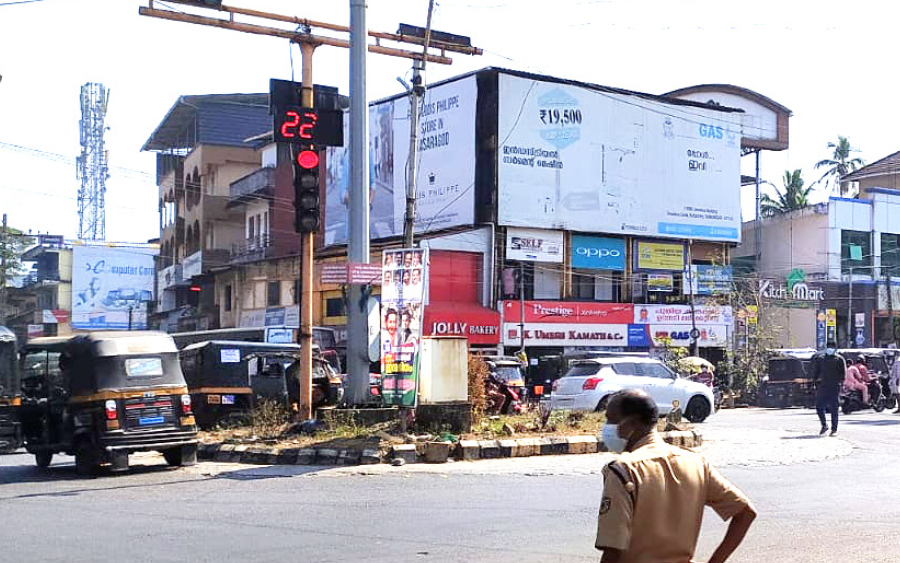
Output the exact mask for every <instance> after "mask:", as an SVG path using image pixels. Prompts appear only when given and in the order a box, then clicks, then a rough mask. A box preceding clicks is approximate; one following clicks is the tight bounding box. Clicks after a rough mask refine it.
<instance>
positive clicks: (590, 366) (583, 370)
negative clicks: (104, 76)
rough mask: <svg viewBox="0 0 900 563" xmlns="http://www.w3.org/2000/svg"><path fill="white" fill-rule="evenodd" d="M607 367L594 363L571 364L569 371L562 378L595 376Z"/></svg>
mask: <svg viewBox="0 0 900 563" xmlns="http://www.w3.org/2000/svg"><path fill="white" fill-rule="evenodd" d="M605 367H607V366H606V364H598V363H595V362H584V363H579V364H572V367H570V368H569V371H568V372H566V374H565V375H564V376H563V377H584V376H587V375H597V374H598V373H600V370H602V369H603V368H605Z"/></svg>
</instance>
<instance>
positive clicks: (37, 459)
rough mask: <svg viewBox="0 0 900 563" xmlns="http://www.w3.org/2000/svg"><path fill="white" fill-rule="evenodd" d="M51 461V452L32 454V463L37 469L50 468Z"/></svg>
mask: <svg viewBox="0 0 900 563" xmlns="http://www.w3.org/2000/svg"><path fill="white" fill-rule="evenodd" d="M52 461H53V452H40V453H36V454H34V463H35V464H37V466H38V467H44V468H46V467H50V463H51V462H52Z"/></svg>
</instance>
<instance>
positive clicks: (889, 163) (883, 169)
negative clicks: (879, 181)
mask: <svg viewBox="0 0 900 563" xmlns="http://www.w3.org/2000/svg"><path fill="white" fill-rule="evenodd" d="M889 174H900V151H897V152H895V153H894V154H890V155H888V156H886V157H884V158H882V159H881V160H876V161H875V162H873V163H872V164H869V165H867V166H863V167H862V168H860V169H859V170H857V171H856V172H851V173H850V174H847V175H846V176H844V178H843V180H850V181H852V182H855V181H857V180H862V179H863V178H871V177H873V176H887V175H889Z"/></svg>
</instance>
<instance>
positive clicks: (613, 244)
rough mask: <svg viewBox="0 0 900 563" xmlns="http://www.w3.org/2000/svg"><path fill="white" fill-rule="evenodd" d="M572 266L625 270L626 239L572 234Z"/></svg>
mask: <svg viewBox="0 0 900 563" xmlns="http://www.w3.org/2000/svg"><path fill="white" fill-rule="evenodd" d="M571 254H572V267H573V268H590V269H594V270H618V271H624V270H625V240H624V239H618V238H609V237H595V236H590V235H572V248H571Z"/></svg>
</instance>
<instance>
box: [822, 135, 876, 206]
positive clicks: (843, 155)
mask: <svg viewBox="0 0 900 563" xmlns="http://www.w3.org/2000/svg"><path fill="white" fill-rule="evenodd" d="M828 148H829V149H831V150H832V154H831V158H826V159H825V160H820V161H819V162H817V163H816V170H818V169H819V168H825V173H824V174H822V177H821V178H819V179H818V180H816V182H815V183H819V182H824V183H825V185H829V184H830V185H831V186H832V188H833V187H834V186H835V185H837V186H840V189H841V195H844V194H846V193H847V190H848V188H849V187H850V184H849V182H845V181H843V180H844V176H846V175H847V174H849V173H851V172H853V171H855V170H856V169H857V168H859V167H861V166H862V165H863V164H865V162H864V161H863V159H861V158H859V157H856V158H850V153H851V152H854V150H855V149H852V148H851V147H850V141H848V140H847V137H842V136H841V135H838V142H837V143H828Z"/></svg>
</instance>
